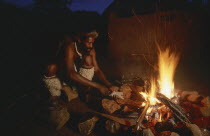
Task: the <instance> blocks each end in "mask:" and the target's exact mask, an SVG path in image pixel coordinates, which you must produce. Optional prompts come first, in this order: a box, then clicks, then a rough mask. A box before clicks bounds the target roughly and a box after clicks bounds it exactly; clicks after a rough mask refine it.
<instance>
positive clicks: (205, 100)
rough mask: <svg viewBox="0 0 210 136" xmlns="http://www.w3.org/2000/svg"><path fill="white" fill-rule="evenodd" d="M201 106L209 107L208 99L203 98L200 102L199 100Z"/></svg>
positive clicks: (209, 99)
mask: <svg viewBox="0 0 210 136" xmlns="http://www.w3.org/2000/svg"><path fill="white" fill-rule="evenodd" d="M201 104H202V105H203V106H210V97H209V96H207V97H204V98H203V99H202V100H201Z"/></svg>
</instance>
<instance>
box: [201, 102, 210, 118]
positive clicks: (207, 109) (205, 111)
mask: <svg viewBox="0 0 210 136" xmlns="http://www.w3.org/2000/svg"><path fill="white" fill-rule="evenodd" d="M200 112H201V113H202V115H203V116H204V117H207V116H210V105H209V106H204V107H200Z"/></svg>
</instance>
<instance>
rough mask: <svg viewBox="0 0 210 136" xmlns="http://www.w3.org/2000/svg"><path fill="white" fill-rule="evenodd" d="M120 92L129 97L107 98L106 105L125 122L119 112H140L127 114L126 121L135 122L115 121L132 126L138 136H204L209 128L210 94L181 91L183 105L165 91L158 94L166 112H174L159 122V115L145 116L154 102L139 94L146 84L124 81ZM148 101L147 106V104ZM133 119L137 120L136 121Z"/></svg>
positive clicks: (108, 109) (125, 125) (180, 99)
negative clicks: (209, 95) (157, 117)
mask: <svg viewBox="0 0 210 136" xmlns="http://www.w3.org/2000/svg"><path fill="white" fill-rule="evenodd" d="M119 91H120V92H123V94H124V98H125V99H103V100H102V106H103V108H104V110H105V111H106V112H107V113H109V114H111V115H114V116H117V117H120V118H121V122H123V121H122V120H123V119H124V118H122V116H121V115H119V113H120V114H124V113H137V116H135V117H133V118H132V117H129V116H127V118H126V121H125V122H129V120H130V122H132V123H127V124H126V123H124V122H123V123H120V122H118V121H117V119H116V120H115V121H116V122H118V123H120V124H121V127H122V128H126V127H131V128H132V130H133V131H134V132H135V133H136V134H137V135H147V136H153V135H155V136H179V135H180V136H184V135H186V136H188V135H189V136H201V135H202V133H203V131H202V130H205V131H207V129H209V128H210V98H209V97H208V96H201V95H199V93H198V92H188V91H179V92H178V96H177V98H178V100H179V104H176V103H174V102H173V101H172V100H171V99H168V98H167V97H166V96H164V95H163V94H157V99H158V100H159V101H160V102H161V105H162V106H165V107H167V108H166V109H167V110H168V111H166V113H167V112H168V113H169V112H170V113H171V114H170V116H169V117H168V118H167V119H165V120H163V121H162V122H158V121H157V120H155V117H152V118H154V120H152V121H151V120H147V119H146V118H145V117H146V114H147V113H146V112H147V110H148V108H149V107H150V104H149V102H146V101H145V99H144V98H143V97H142V96H141V95H140V94H139V92H143V91H144V86H138V85H136V84H132V83H131V84H124V85H122V86H121V87H120V90H119ZM145 102H146V105H145V104H143V103H145ZM127 115H128V114H127ZM133 120H135V121H136V123H133ZM107 124H109V123H107ZM107 124H106V125H107ZM113 124H115V123H113ZM131 124H132V125H131ZM117 127H118V129H117V130H121V131H122V130H124V129H119V125H118V126H117ZM106 128H109V126H106ZM200 128H205V129H200ZM126 130H127V129H126ZM112 132H113V131H112ZM116 133H117V132H116Z"/></svg>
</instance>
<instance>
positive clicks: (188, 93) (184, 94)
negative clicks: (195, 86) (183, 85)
mask: <svg viewBox="0 0 210 136" xmlns="http://www.w3.org/2000/svg"><path fill="white" fill-rule="evenodd" d="M178 94H179V96H180V99H185V98H186V97H187V96H189V95H192V94H193V95H198V92H197V91H180V92H178Z"/></svg>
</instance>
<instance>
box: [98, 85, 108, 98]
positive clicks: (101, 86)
mask: <svg viewBox="0 0 210 136" xmlns="http://www.w3.org/2000/svg"><path fill="white" fill-rule="evenodd" d="M98 89H99V91H100V92H101V93H102V94H103V95H105V96H108V95H109V92H110V91H109V89H108V88H107V87H105V86H103V85H99V87H98Z"/></svg>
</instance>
